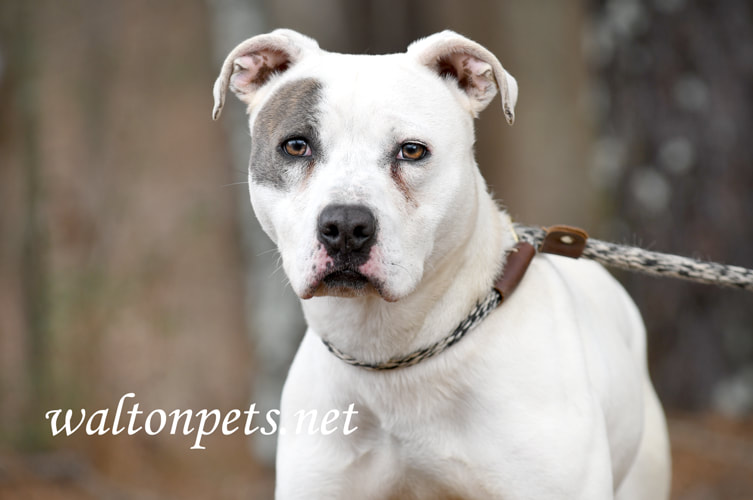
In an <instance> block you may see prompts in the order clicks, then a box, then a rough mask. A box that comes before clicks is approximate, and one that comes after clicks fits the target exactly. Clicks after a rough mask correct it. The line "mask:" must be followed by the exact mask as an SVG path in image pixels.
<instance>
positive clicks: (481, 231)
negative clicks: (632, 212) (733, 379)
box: [213, 30, 669, 500]
mask: <svg viewBox="0 0 753 500" xmlns="http://www.w3.org/2000/svg"><path fill="white" fill-rule="evenodd" d="M228 87H229V88H230V89H231V90H232V91H233V92H234V93H235V94H236V95H237V96H238V97H239V98H240V100H241V101H243V102H244V103H246V105H247V106H248V114H249V124H250V129H251V138H252V141H251V143H252V145H251V161H250V166H249V184H250V193H251V201H252V203H253V207H254V210H255V212H256V215H257V217H258V218H259V220H260V221H261V225H262V227H263V228H264V230H265V231H266V232H267V234H268V235H269V236H270V237H271V238H272V240H274V242H275V243H276V244H277V246H278V248H279V251H280V253H281V255H282V263H283V267H284V269H285V272H286V273H287V276H288V278H289V280H290V284H291V286H292V287H293V289H294V290H295V292H296V293H297V294H298V295H299V296H300V298H301V299H302V304H303V309H304V312H305V316H306V319H307V321H308V325H309V330H308V332H307V333H306V336H305V338H304V339H303V342H302V344H301V346H300V349H299V351H298V354H297V355H296V358H295V361H294V363H293V366H292V367H291V369H290V374H289V376H288V379H287V382H286V384H285V389H284V391H283V398H282V407H281V411H282V415H281V418H280V431H279V445H278V456H277V487H276V497H277V498H278V499H279V500H287V499H299V498H300V499H349V500H351V499H393V498H395V499H397V498H404V499H450V498H453V499H459V498H463V499H492V498H496V499H505V500H512V499H577V500H587V499H593V500H606V499H613V498H615V499H621V500H629V499H630V500H652V499H666V498H667V497H668V494H669V453H668V441H667V433H666V424H665V420H664V416H663V413H662V409H661V406H660V405H659V402H658V400H657V398H656V395H655V393H654V390H653V387H652V385H651V382H650V380H649V377H648V372H647V369H646V359H645V334H644V328H643V325H642V321H641V318H640V315H639V313H638V311H637V310H636V308H635V306H634V304H633V302H632V301H631V300H630V298H629V297H628V296H627V294H626V293H625V291H624V290H623V289H622V288H621V287H620V285H619V284H618V283H617V282H616V281H615V280H614V279H612V278H611V277H610V275H609V274H608V273H607V272H606V271H604V270H603V269H602V268H601V267H600V266H598V265H596V264H594V263H592V262H587V261H580V260H574V259H568V258H565V257H561V256H552V255H543V254H540V255H538V256H537V257H536V258H535V259H533V262H532V263H531V265H530V267H529V269H528V272H527V273H526V274H525V276H524V277H523V279H522V281H521V283H520V285H519V286H518V288H517V290H516V292H515V293H514V294H512V295H511V296H510V297H509V298H505V302H504V303H503V304H502V305H501V306H500V307H499V308H497V309H495V310H493V312H491V313H490V314H489V315H488V316H487V317H486V318H485V319H483V321H480V322H479V324H478V326H476V327H475V328H474V329H473V330H472V331H471V332H470V333H468V334H467V335H465V336H464V337H462V338H452V339H450V338H448V336H449V335H450V334H451V333H452V332H453V331H455V329H456V327H457V326H458V324H460V323H461V322H463V320H465V319H466V318H468V317H469V315H470V319H469V321H470V320H473V319H474V318H475V316H478V314H477V312H478V311H477V309H478V308H476V305H477V304H478V303H479V302H483V301H484V300H485V298H486V297H488V296H489V294H490V292H491V291H492V289H493V288H492V286H493V283H494V282H495V279H496V277H497V276H498V275H500V274H501V275H503V276H504V275H505V272H509V273H512V270H511V269H508V267H511V266H507V265H506V263H507V262H510V257H509V255H510V250H511V249H512V248H513V246H514V245H515V234H514V229H513V226H512V224H511V221H510V218H509V216H508V215H507V214H506V213H505V212H504V211H500V209H499V208H498V206H497V205H496V204H495V202H494V201H493V200H492V198H491V196H490V195H489V193H488V191H487V187H486V184H485V182H484V180H483V178H482V177H481V174H480V173H479V170H478V168H477V165H476V163H475V160H474V154H473V142H474V130H473V119H474V117H475V116H476V115H477V114H478V113H479V112H480V111H481V110H483V109H484V108H485V107H486V106H487V105H488V104H489V102H490V101H491V100H492V99H493V97H494V96H495V95H496V94H497V92H499V93H500V95H501V99H502V106H503V112H504V114H505V117H506V119H507V121H508V122H509V123H512V122H513V119H514V111H513V110H514V105H515V102H516V99H517V83H516V81H515V79H514V78H513V77H512V76H510V75H509V74H508V73H507V72H506V71H505V70H504V69H503V67H502V65H501V64H500V63H499V61H498V60H497V59H496V58H495V57H494V55H492V54H491V53H490V52H489V51H488V50H486V49H485V48H483V47H482V46H480V45H478V44H476V43H474V42H472V41H471V40H468V39H467V38H464V37H462V36H460V35H458V34H456V33H453V32H449V31H445V32H442V33H438V34H435V35H432V36H430V37H428V38H425V39H422V40H419V41H417V42H415V43H413V44H412V45H411V46H410V47H408V50H407V51H406V52H405V53H402V54H390V55H369V56H364V55H346V54H336V53H330V52H326V51H324V50H321V49H320V48H319V46H318V45H317V43H316V42H315V41H314V40H312V39H310V38H307V37H305V36H303V35H300V34H298V33H296V32H294V31H290V30H277V31H274V32H272V33H270V34H266V35H260V36H256V37H254V38H251V39H249V40H246V41H245V42H243V43H242V44H240V45H239V46H238V47H236V48H235V49H234V50H233V51H232V52H231V53H230V55H229V56H228V57H227V59H226V61H225V63H224V65H223V67H222V72H221V74H220V76H219V78H218V79H217V82H216V83H215V86H214V97H215V108H214V112H213V116H214V118H215V119H216V118H217V117H218V116H219V113H220V111H221V109H222V106H223V104H224V101H225V94H226V90H227V88H228ZM472 311H473V313H472ZM476 319H477V318H476ZM427 350H431V351H432V352H431V353H430V354H431V355H426V351H427ZM406 357H407V359H406ZM417 360H418V361H420V362H417ZM346 361H348V362H346ZM349 363H350V364H349ZM353 364H355V365H360V366H353ZM404 365H405V366H404ZM408 365H410V366H408ZM369 367H370V368H369ZM379 368H394V369H385V370H380V369H379ZM352 403H354V406H353V407H352V408H353V409H354V410H355V411H353V412H350V413H348V412H344V411H343V413H342V414H340V416H339V419H340V420H339V421H338V422H335V421H334V420H327V421H326V422H323V423H322V427H321V432H302V431H301V425H300V422H297V421H296V418H300V416H301V413H300V412H299V411H305V412H310V411H311V410H317V411H318V412H319V413H318V414H319V415H320V417H321V416H322V415H325V414H326V415H331V410H332V409H341V410H345V409H346V408H348V407H349V405H351V404H352ZM346 413H348V414H347V415H346ZM346 417H347V418H348V419H351V418H352V420H351V421H349V422H344V419H345V418H346ZM312 418H313V417H312ZM327 419H329V417H327ZM325 424H326V425H325ZM338 424H339V425H341V426H345V425H346V424H347V426H349V427H348V429H347V432H331V431H332V429H334V428H335V427H336V425H338ZM353 429H355V430H353Z"/></svg>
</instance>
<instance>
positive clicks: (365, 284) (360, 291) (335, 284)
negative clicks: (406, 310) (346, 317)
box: [302, 266, 390, 301]
mask: <svg viewBox="0 0 753 500" xmlns="http://www.w3.org/2000/svg"><path fill="white" fill-rule="evenodd" d="M371 294H376V295H379V296H381V297H382V298H384V299H385V300H388V301H390V298H389V297H388V296H386V294H385V293H384V290H383V286H382V284H381V283H380V282H379V280H376V279H374V278H373V277H370V276H367V275H366V274H364V273H362V272H360V271H358V270H356V269H353V268H352V267H351V266H343V267H337V268H334V269H328V270H327V271H326V272H325V273H323V275H321V276H320V277H319V278H318V279H316V280H315V281H314V282H313V283H312V285H311V286H310V287H309V288H308V292H307V293H306V294H304V295H303V296H302V298H304V299H308V298H311V297H324V296H330V297H351V298H352V297H363V296H366V295H371Z"/></svg>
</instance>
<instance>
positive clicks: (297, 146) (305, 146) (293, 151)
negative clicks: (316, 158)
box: [282, 139, 311, 156]
mask: <svg viewBox="0 0 753 500" xmlns="http://www.w3.org/2000/svg"><path fill="white" fill-rule="evenodd" d="M282 150H283V151H284V152H285V153H286V154H289V155H290V156H311V148H310V147H309V143H308V142H306V141H305V140H304V139H288V140H287V141H285V142H283V143H282Z"/></svg>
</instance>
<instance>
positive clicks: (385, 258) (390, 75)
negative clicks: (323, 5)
mask: <svg viewBox="0 0 753 500" xmlns="http://www.w3.org/2000/svg"><path fill="white" fill-rule="evenodd" d="M228 87H229V88H230V89H231V90H232V91H233V92H234V93H235V94H236V95H237V96H238V98H239V99H240V100H241V101H243V102H244V103H246V104H247V106H248V108H247V109H248V114H249V124H250V130H251V160H250V164H249V185H250V193H251V201H252V204H253V207H254V211H255V212H256V215H257V217H258V218H259V221H260V222H261V225H262V227H263V228H264V230H265V231H266V232H267V234H268V235H269V236H270V237H271V238H272V240H273V241H274V242H275V243H276V244H277V246H278V248H279V250H280V253H281V255H282V262H283V267H284V269H285V271H286V273H287V275H288V278H289V279H290V283H291V285H292V286H293V289H294V290H295V292H296V293H297V294H298V295H299V296H300V297H301V298H304V299H307V298H310V297H313V296H317V295H335V296H347V297H352V296H359V295H364V294H378V295H379V296H381V297H382V298H383V299H385V300H388V301H396V300H399V299H400V298H402V297H404V296H406V295H407V294H409V293H411V292H412V291H413V290H414V289H415V288H416V287H417V286H418V284H419V283H420V282H421V280H422V278H423V276H424V272H426V270H427V269H432V267H433V266H435V265H436V264H437V263H438V262H439V261H440V260H441V259H442V258H443V257H445V256H447V255H449V254H451V253H452V251H453V250H454V249H455V248H458V247H460V246H461V245H463V243H464V242H465V241H466V240H467V239H468V238H469V237H470V234H471V232H472V231H473V229H474V225H475V220H476V219H475V216H476V213H475V211H476V208H477V206H478V205H477V204H478V196H479V195H480V191H481V192H483V191H484V190H485V185H484V183H483V180H481V178H480V174H479V173H478V169H477V167H476V164H475V160H474V158H473V141H474V134H473V118H474V117H475V116H476V115H477V114H478V113H479V112H480V111H481V110H482V109H484V108H485V107H486V106H487V105H488V104H489V102H490V101H491V100H492V99H493V98H494V96H495V95H496V93H497V91H498V90H499V91H500V93H501V96H502V106H503V110H504V113H505V116H506V118H507V121H508V122H509V123H512V122H513V119H514V114H513V109H514V105H515V101H516V99H517V84H516V82H515V79H514V78H513V77H512V76H510V75H509V74H508V73H507V72H506V71H505V70H504V69H503V68H502V65H501V64H500V63H499V61H498V60H497V59H496V58H495V57H494V55H492V54H491V53H490V52H489V51H488V50H486V49H485V48H483V47H482V46H480V45H478V44H476V43H475V42H472V41H471V40H468V39H467V38H464V37H462V36H460V35H458V34H456V33H453V32H450V31H445V32H442V33H438V34H435V35H432V36H430V37H428V38H424V39H422V40H419V41H417V42H415V43H413V44H412V45H411V46H410V47H408V50H407V51H406V52H405V53H401V54H390V55H377V56H366V55H348V54H336V53H331V52H326V51H324V50H322V49H320V48H319V46H318V45H317V43H316V42H315V41H314V40H312V39H310V38H307V37H305V36H303V35H301V34H299V33H296V32H294V31H290V30H277V31H274V32H272V33H269V34H266V35H260V36H256V37H253V38H251V39H249V40H246V41H245V42H243V43H241V44H240V45H238V46H237V47H236V48H235V49H234V50H233V51H232V52H231V53H230V54H229V55H228V57H227V59H226V60H225V63H224V64H223V66H222V71H221V73H220V76H219V77H218V78H217V81H216V83H215V85H214V110H213V117H214V118H215V119H217V118H218V116H219V114H220V111H221V110H222V107H223V105H224V102H225V95H226V91H227V88H228Z"/></svg>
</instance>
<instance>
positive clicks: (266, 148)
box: [249, 78, 322, 190]
mask: <svg viewBox="0 0 753 500" xmlns="http://www.w3.org/2000/svg"><path fill="white" fill-rule="evenodd" d="M321 98H322V84H321V82H320V81H319V80H316V79H314V78H304V79H302V80H295V81H292V82H289V83H286V84H285V85H283V86H282V87H281V88H280V89H279V90H277V92H275V93H274V95H272V96H271V97H270V98H269V100H267V102H266V103H265V104H264V106H263V107H262V108H261V110H260V111H259V113H258V115H257V116H256V120H255V121H254V128H253V132H252V134H251V161H250V164H249V168H250V170H251V178H252V179H253V181H254V182H256V183H259V184H264V185H267V186H271V187H274V188H277V189H280V190H284V189H286V188H287V184H288V182H287V176H286V173H287V172H289V171H290V170H291V169H306V168H309V167H310V166H311V165H312V164H313V162H315V161H320V160H321V159H322V151H321V141H320V139H319V133H318V130H319V116H318V115H319V110H318V105H319V103H320V102H321ZM293 138H301V139H305V140H306V141H307V142H308V144H309V146H310V147H311V150H312V155H311V156H309V157H300V158H297V157H291V156H288V155H286V154H285V153H283V151H282V149H281V148H280V145H281V144H282V143H283V142H284V141H286V140H288V139H293Z"/></svg>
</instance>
